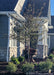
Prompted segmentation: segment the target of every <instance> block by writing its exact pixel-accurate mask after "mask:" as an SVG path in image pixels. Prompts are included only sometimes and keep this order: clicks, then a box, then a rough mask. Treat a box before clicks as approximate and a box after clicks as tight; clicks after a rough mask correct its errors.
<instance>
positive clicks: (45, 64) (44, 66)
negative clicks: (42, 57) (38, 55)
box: [38, 61, 53, 72]
mask: <svg viewBox="0 0 54 75" xmlns="http://www.w3.org/2000/svg"><path fill="white" fill-rule="evenodd" d="M52 65H53V63H52V62H51V61H46V62H40V63H39V66H38V67H39V68H38V69H39V71H41V72H48V71H49V69H51V68H52Z"/></svg>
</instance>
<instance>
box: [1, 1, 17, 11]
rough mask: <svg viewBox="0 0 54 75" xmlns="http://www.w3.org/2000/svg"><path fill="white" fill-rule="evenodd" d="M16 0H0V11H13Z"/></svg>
mask: <svg viewBox="0 0 54 75" xmlns="http://www.w3.org/2000/svg"><path fill="white" fill-rule="evenodd" d="M17 2H18V0H0V11H14V8H15V6H16V4H17Z"/></svg>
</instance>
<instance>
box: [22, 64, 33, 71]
mask: <svg viewBox="0 0 54 75" xmlns="http://www.w3.org/2000/svg"><path fill="white" fill-rule="evenodd" d="M33 70H34V64H33V63H25V64H23V65H22V71H23V72H29V71H33Z"/></svg>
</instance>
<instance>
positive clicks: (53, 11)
mask: <svg viewBox="0 0 54 75" xmlns="http://www.w3.org/2000/svg"><path fill="white" fill-rule="evenodd" d="M51 15H54V0H51Z"/></svg>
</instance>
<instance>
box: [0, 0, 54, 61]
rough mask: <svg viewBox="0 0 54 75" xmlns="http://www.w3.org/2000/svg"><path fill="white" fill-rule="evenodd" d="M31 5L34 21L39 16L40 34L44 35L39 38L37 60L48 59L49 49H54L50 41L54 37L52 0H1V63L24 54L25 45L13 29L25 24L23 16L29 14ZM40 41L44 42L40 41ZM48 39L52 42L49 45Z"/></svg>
mask: <svg viewBox="0 0 54 75" xmlns="http://www.w3.org/2000/svg"><path fill="white" fill-rule="evenodd" d="M29 4H31V5H32V11H31V14H33V16H34V20H35V19H36V18H37V17H38V16H39V17H38V23H39V22H40V27H39V31H38V33H41V32H43V33H44V34H42V35H39V37H38V45H37V58H45V57H47V56H48V53H49V50H48V49H49V48H50V49H52V48H53V47H52V46H51V41H52V40H50V39H52V38H53V37H54V36H53V37H52V35H54V33H53V34H52V33H51V32H50V30H51V28H52V24H51V14H50V12H51V11H50V0H5V1H4V0H0V61H7V62H8V61H9V60H10V58H11V56H15V57H17V56H19V55H21V54H22V51H23V49H24V44H23V43H20V42H19V41H17V40H16V39H15V37H14V36H13V35H14V34H15V36H17V35H19V34H18V30H17V29H15V30H16V31H17V34H16V33H15V32H14V30H13V29H14V28H15V26H16V23H18V25H22V23H21V22H25V18H24V17H23V16H24V13H25V14H27V10H26V8H27V9H29V7H28V6H29ZM29 14H30V13H29ZM49 28H50V30H49ZM48 31H49V32H50V33H49V34H48ZM48 35H49V36H48ZM43 37H44V38H43ZM42 38H43V39H42ZM40 39H42V40H41V41H39V40H40ZM47 39H48V40H50V41H48V42H49V43H47Z"/></svg>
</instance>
